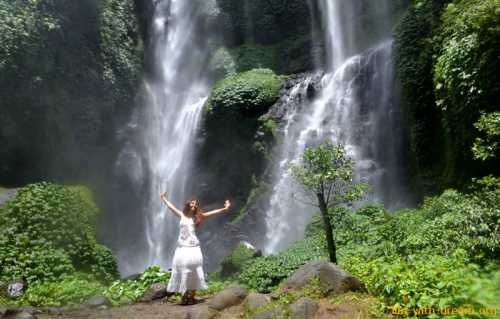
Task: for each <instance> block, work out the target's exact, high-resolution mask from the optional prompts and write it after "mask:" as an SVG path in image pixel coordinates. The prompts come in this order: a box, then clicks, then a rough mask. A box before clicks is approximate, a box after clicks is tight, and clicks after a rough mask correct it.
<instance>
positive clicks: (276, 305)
mask: <svg viewBox="0 0 500 319" xmlns="http://www.w3.org/2000/svg"><path fill="white" fill-rule="evenodd" d="M323 296H324V292H323V291H322V289H321V286H320V282H319V279H318V277H313V278H311V280H309V282H308V283H307V284H306V285H305V286H304V287H301V288H300V289H296V290H291V291H287V292H285V293H280V294H278V295H277V298H275V299H272V300H271V301H270V302H268V303H266V304H265V305H263V306H261V307H258V308H257V309H254V310H253V311H251V310H250V309H248V308H245V315H246V318H253V317H254V316H256V315H257V314H259V313H263V312H266V311H269V310H280V312H281V313H282V315H283V318H290V315H291V313H290V309H289V306H290V305H291V304H292V303H294V302H295V301H297V300H298V299H300V298H303V297H307V298H311V299H319V298H322V297H323ZM273 318H274V317H273Z"/></svg>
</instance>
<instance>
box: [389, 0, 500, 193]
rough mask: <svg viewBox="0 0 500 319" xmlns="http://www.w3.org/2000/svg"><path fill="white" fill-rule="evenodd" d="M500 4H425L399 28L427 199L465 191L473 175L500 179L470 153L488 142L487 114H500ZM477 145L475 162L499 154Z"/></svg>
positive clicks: (400, 67) (400, 64) (454, 0)
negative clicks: (449, 190)
mask: <svg viewBox="0 0 500 319" xmlns="http://www.w3.org/2000/svg"><path fill="white" fill-rule="evenodd" d="M499 5H500V2H499V1H498V0H485V1H483V0H471V1H469V0H438V1H436V0H419V1H415V2H414V5H413V6H412V7H411V8H410V9H409V10H408V12H407V14H406V16H405V17H404V19H403V20H402V21H401V23H400V24H399V26H398V27H397V29H396V35H395V38H396V40H395V48H396V50H395V60H396V66H397V71H398V74H399V78H400V80H401V86H402V98H403V103H402V111H403V112H402V115H403V120H404V122H405V124H404V127H405V128H406V134H407V136H408V139H409V143H410V146H411V148H410V151H411V155H410V156H409V158H410V159H411V161H412V162H411V167H412V169H413V170H414V172H413V174H412V175H414V176H416V177H417V178H416V179H415V180H416V183H415V184H417V185H418V186H419V187H422V186H424V187H425V186H427V187H428V189H427V190H426V192H428V191H435V190H436V189H437V190H443V189H445V188H448V187H455V188H460V189H461V188H462V187H464V186H465V185H466V184H467V182H468V180H469V179H470V177H472V176H476V175H482V174H488V173H495V172H498V169H497V168H498V165H497V164H498V163H497V159H495V158H493V160H492V161H491V162H490V163H488V165H484V163H481V162H479V161H474V156H473V153H472V152H471V148H472V147H473V143H474V141H475V139H476V138H482V137H483V136H480V134H478V132H477V131H476V130H475V128H474V123H476V122H477V121H478V118H479V117H480V113H481V112H482V111H484V112H488V113H491V112H494V111H498V110H499V107H500V105H499V103H498V95H499V94H500V91H499V90H500V86H499V85H498V80H497V79H496V78H497V76H496V75H497V74H498V73H499V72H500V63H499V62H498V52H499V51H500V41H499V39H500V28H499V27H498V26H499V25H500V14H499V11H498V6H499ZM484 120H485V119H484V118H483V120H480V122H479V123H478V125H482V124H485V123H486V122H485V121H484ZM483 129H484V128H483ZM476 141H477V140H476ZM478 142H479V143H478V144H476V146H475V151H476V152H478V151H480V150H483V151H482V152H481V153H482V155H481V156H477V155H476V158H481V157H483V158H484V156H485V155H486V154H487V153H485V152H484V151H485V150H487V149H488V148H489V147H492V148H494V147H495V145H494V143H495V139H494V137H493V138H487V139H483V140H482V142H484V143H483V144H481V141H478ZM490 143H492V145H491V146H490Z"/></svg>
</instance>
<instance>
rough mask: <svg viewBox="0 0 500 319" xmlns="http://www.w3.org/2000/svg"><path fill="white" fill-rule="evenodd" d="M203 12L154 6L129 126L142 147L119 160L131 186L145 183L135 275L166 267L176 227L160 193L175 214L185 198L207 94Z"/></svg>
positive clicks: (176, 2)
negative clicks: (138, 100) (144, 69)
mask: <svg viewBox="0 0 500 319" xmlns="http://www.w3.org/2000/svg"><path fill="white" fill-rule="evenodd" d="M204 10H205V8H204V1H185V0H157V1H154V14H153V17H152V19H151V23H150V26H149V32H148V35H149V39H148V43H149V47H148V51H147V53H149V59H150V61H149V64H150V69H151V70H150V72H149V74H148V75H147V76H146V78H145V81H144V87H145V103H144V105H143V107H142V108H140V109H138V110H137V113H136V114H135V116H134V120H133V121H132V123H130V125H131V126H136V127H139V128H140V132H141V136H140V138H139V140H140V143H138V145H129V146H128V147H127V148H126V149H124V150H123V152H122V154H123V157H127V158H133V159H135V160H133V161H130V160H129V162H130V163H131V164H129V166H130V167H128V168H127V169H128V171H129V174H130V175H131V179H132V180H133V181H134V183H136V184H137V185H141V183H146V185H143V188H142V192H144V196H146V201H145V205H144V207H145V208H144V212H143V214H144V217H143V218H145V230H144V232H143V234H144V236H145V240H144V244H143V247H144V249H145V251H146V252H147V256H145V258H144V260H142V261H141V262H140V263H139V264H138V263H137V261H135V264H134V265H133V266H131V267H132V268H134V270H135V271H138V270H142V269H144V268H145V267H147V266H150V265H152V264H158V265H160V266H161V267H162V268H165V269H167V268H169V267H170V262H171V258H172V254H173V250H174V248H175V239H176V238H175V237H176V234H177V231H176V230H177V227H178V222H177V219H176V218H175V217H173V216H172V214H170V212H168V211H167V210H166V208H165V206H164V205H163V203H162V202H161V201H160V197H159V192H160V191H165V192H166V193H167V197H168V199H169V200H170V201H172V202H173V203H174V205H176V206H177V207H179V208H182V202H183V200H185V196H186V195H189V194H187V191H188V188H189V187H190V185H189V173H190V171H191V168H192V167H191V165H192V155H193V147H192V145H193V139H194V138H195V135H196V131H197V127H198V124H199V121H200V116H201V110H202V107H203V104H204V102H205V100H206V98H207V96H208V94H209V85H208V83H207V80H206V78H207V77H206V74H205V73H206V71H205V67H206V65H207V55H208V52H207V51H208V50H207V47H206V41H205V39H206V37H205V35H204V34H203V28H200V27H199V22H200V20H201V18H202V16H203V12H204ZM147 57H148V56H147ZM122 162H123V161H119V162H118V165H120V164H121V163H122ZM126 259H128V260H129V261H130V259H134V258H126ZM135 259H136V260H137V259H140V257H139V258H135ZM129 268H130V267H129ZM124 272H127V270H125V271H124ZM128 272H130V270H128Z"/></svg>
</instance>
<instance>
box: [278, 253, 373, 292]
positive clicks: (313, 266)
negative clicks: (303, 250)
mask: <svg viewBox="0 0 500 319" xmlns="http://www.w3.org/2000/svg"><path fill="white" fill-rule="evenodd" d="M315 277H317V278H318V279H319V284H320V287H321V290H322V291H323V292H324V293H325V294H326V295H330V294H341V293H345V292H348V291H366V288H365V286H364V285H363V283H362V282H361V281H360V280H359V279H358V278H356V277H354V276H353V275H352V274H351V273H349V272H347V271H344V270H342V269H341V268H340V267H339V266H337V265H335V264H333V263H330V262H326V261H320V260H317V261H310V262H308V263H307V264H305V265H303V266H302V267H300V268H299V269H298V270H297V271H295V272H294V273H293V274H292V275H291V276H290V277H289V278H288V279H287V280H286V282H285V283H284V285H283V287H282V291H283V292H286V291H289V290H294V289H298V288H302V287H304V286H305V285H307V284H308V283H309V282H310V280H311V279H312V278H315Z"/></svg>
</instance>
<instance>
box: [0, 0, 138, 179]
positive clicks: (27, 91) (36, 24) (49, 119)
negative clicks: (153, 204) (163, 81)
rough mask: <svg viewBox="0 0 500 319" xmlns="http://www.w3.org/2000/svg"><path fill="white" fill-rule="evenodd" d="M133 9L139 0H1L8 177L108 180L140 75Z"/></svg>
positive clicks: (0, 137) (0, 174) (3, 154)
mask: <svg viewBox="0 0 500 319" xmlns="http://www.w3.org/2000/svg"><path fill="white" fill-rule="evenodd" d="M134 11H135V8H134V1H132V0H126V1H121V0H89V1H77V2H74V3H72V5H69V4H68V3H67V2H66V1H46V0H14V1H11V0H0V19H1V21H2V25H1V26H0V70H1V72H0V87H1V88H2V90H0V109H1V112H0V145H2V147H1V148H0V159H1V163H0V180H2V181H3V182H4V183H6V184H10V185H24V184H26V183H29V182H32V181H33V180H45V179H50V180H82V179H83V180H89V179H91V178H92V177H95V178H96V179H99V180H102V179H105V177H104V176H103V175H104V174H103V173H105V172H109V171H110V170H108V169H107V168H108V167H109V166H110V165H111V163H112V162H113V158H115V157H116V154H114V153H115V152H116V147H114V143H116V139H115V137H116V136H115V132H116V128H117V127H119V126H121V125H122V123H123V121H124V120H125V119H126V118H128V115H129V112H130V111H131V108H132V105H133V102H134V98H135V96H136V91H137V87H139V86H138V83H139V80H140V78H141V71H142V55H143V54H142V48H141V46H142V45H141V34H139V31H138V27H137V26H138V23H137V19H136V17H135V12H134ZM19 88H22V89H21V90H20V89H19ZM27 128H30V129H27ZM40 132H44V134H40ZM87 154H95V156H92V157H88V156H87ZM100 170H102V171H100Z"/></svg>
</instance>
